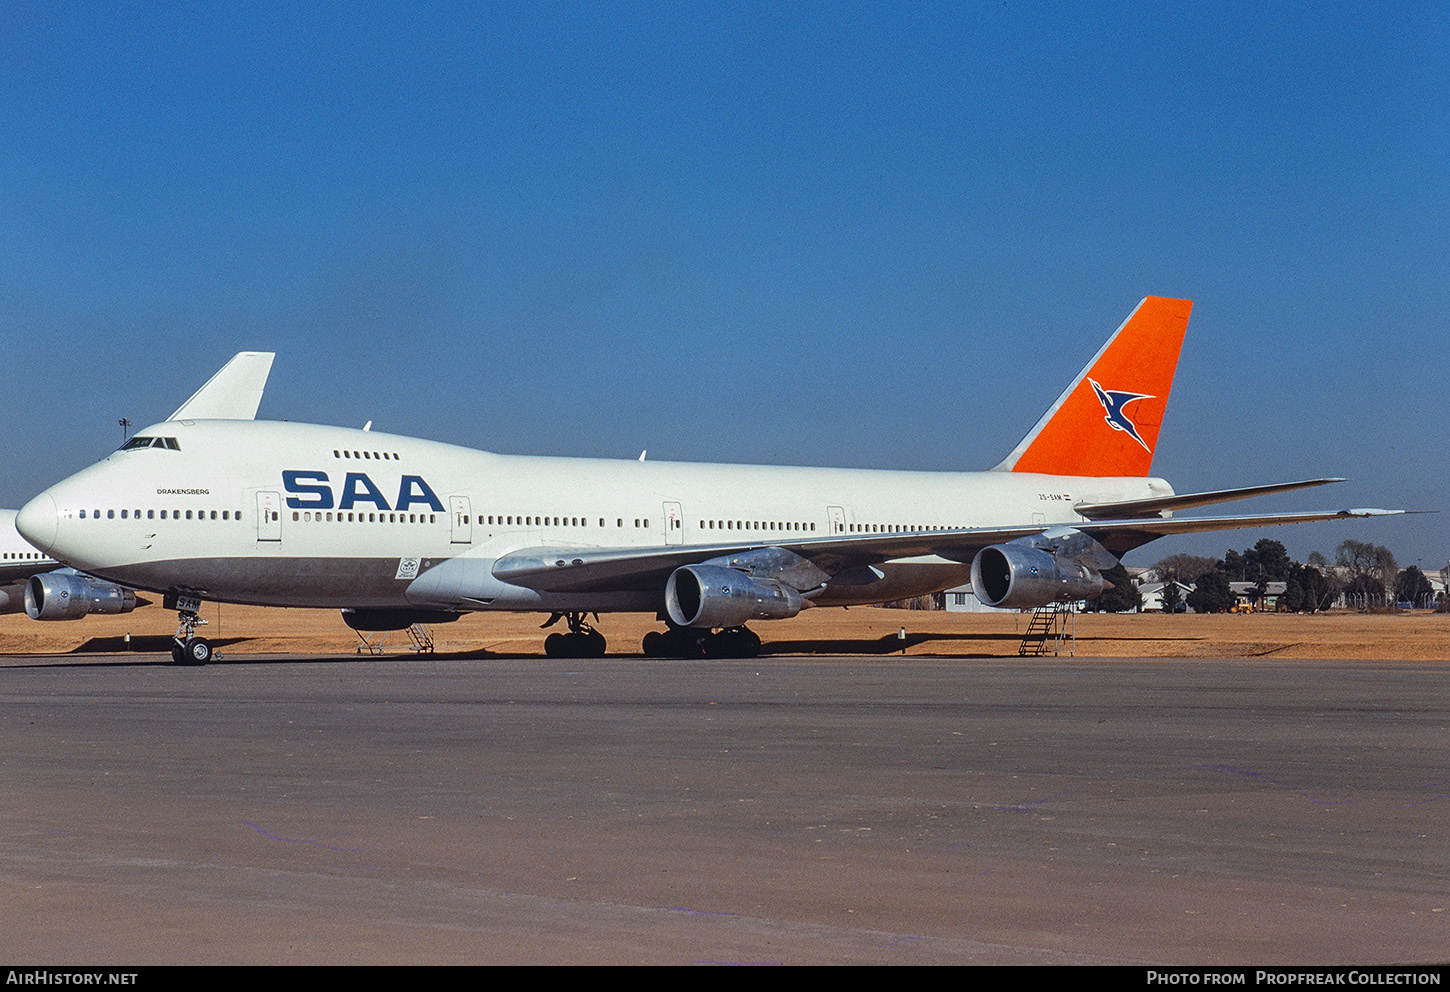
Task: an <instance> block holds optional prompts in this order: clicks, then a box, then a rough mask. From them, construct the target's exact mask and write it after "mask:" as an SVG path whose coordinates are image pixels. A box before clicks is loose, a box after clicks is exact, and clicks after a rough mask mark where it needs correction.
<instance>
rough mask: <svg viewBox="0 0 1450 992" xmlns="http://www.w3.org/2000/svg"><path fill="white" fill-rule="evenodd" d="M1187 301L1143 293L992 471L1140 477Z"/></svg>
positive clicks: (1163, 403)
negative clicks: (1095, 352)
mask: <svg viewBox="0 0 1450 992" xmlns="http://www.w3.org/2000/svg"><path fill="white" fill-rule="evenodd" d="M1192 309H1193V301H1192V300H1170V299H1165V298H1164V297H1161V296H1149V297H1147V298H1146V299H1144V300H1143V302H1142V303H1139V304H1138V308H1137V309H1136V310H1134V311H1133V313H1132V315H1131V316H1129V317H1128V319H1127V320H1125V321H1123V326H1122V327H1119V328H1118V330H1117V332H1116V333H1115V334H1113V336H1112V337H1111V338H1109V339H1108V343H1107V344H1105V345H1103V347H1102V350H1101V351H1099V352H1098V353H1097V354H1096V355H1094V356H1093V360H1092V361H1090V362H1088V364H1087V367H1086V368H1084V369H1083V370H1082V372H1081V373H1079V375H1078V377H1077V378H1076V379H1075V380H1074V381H1073V383H1072V385H1071V386H1069V387H1068V388H1067V390H1066V391H1065V392H1063V394H1062V395H1061V396H1059V397H1058V398H1057V402H1056V403H1054V404H1053V405H1052V407H1051V409H1049V410H1048V411H1047V412H1046V413H1045V414H1043V415H1042V419H1041V420H1039V421H1038V422H1037V426H1036V427H1034V428H1032V431H1031V432H1030V433H1029V434H1028V435H1027V436H1026V437H1025V438H1023V439H1022V442H1021V443H1020V444H1018V445H1017V447H1016V448H1014V449H1012V453H1011V454H1010V455H1008V456H1007V457H1006V458H1005V459H1004V460H1003V461H1002V463H1001V464H1000V465H998V466H997V467H996V469H995V471H1002V472H1008V471H1010V472H1042V473H1045V474H1049V475H1087V476H1107V475H1147V474H1148V471H1149V469H1150V468H1151V467H1152V465H1153V449H1154V447H1155V446H1156V445H1157V443H1158V429H1159V427H1161V426H1162V424H1163V411H1164V410H1165V409H1166V408H1167V406H1168V393H1169V391H1170V390H1171V389H1172V388H1173V373H1174V372H1175V371H1176V370H1177V368H1178V352H1179V350H1180V349H1181V348H1182V347H1183V335H1184V332H1186V331H1187V330H1188V314H1189V311H1191V310H1192Z"/></svg>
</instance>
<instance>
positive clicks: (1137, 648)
mask: <svg viewBox="0 0 1450 992" xmlns="http://www.w3.org/2000/svg"><path fill="white" fill-rule="evenodd" d="M204 615H205V616H206V617H207V618H208V619H209V620H210V621H211V623H210V625H209V626H208V627H206V628H205V629H204V630H203V631H202V633H203V634H204V636H206V637H208V638H211V639H212V640H213V641H214V642H216V643H217V644H218V645H219V647H220V649H221V650H222V651H223V652H224V653H234V654H277V653H297V654H317V653H345V654H350V653H352V652H353V651H355V650H356V648H357V645H358V640H357V636H356V635H355V634H354V633H353V632H352V631H351V630H349V629H348V628H347V627H346V626H344V625H343V622H342V619H341V617H340V616H339V615H338V613H337V612H336V611H335V610H283V609H264V608H260V607H246V606H222V607H218V606H216V605H215V604H208V605H207V606H206V608H205V611H204ZM544 619H545V618H544V617H543V616H540V615H537V614H503V613H478V614H473V615H471V616H468V617H465V618H463V619H462V620H460V621H459V622H457V623H454V624H445V625H440V626H436V627H434V628H433V636H434V638H435V640H436V643H437V650H438V651H439V652H459V653H464V652H480V651H487V652H491V653H494V654H504V655H542V654H543V640H544V636H545V632H544V631H541V630H540V629H539V624H541V623H542V622H543V621H544ZM1027 619H1028V618H1027V616H1026V615H1025V614H970V613H941V612H926V611H918V610H886V609H873V608H863V607H856V608H852V609H849V610H845V609H819V610H807V611H806V612H805V613H803V614H802V615H801V616H799V617H797V618H795V619H793V620H782V621H771V622H762V623H757V624H755V625H754V626H753V629H754V630H756V631H757V632H758V633H759V634H760V636H761V638H762V640H763V641H764V642H765V647H764V651H765V653H766V654H830V655H837V654H882V655H892V654H899V653H900V641H899V640H898V639H897V632H898V630H900V629H901V628H903V627H904V628H906V631H907V642H906V643H907V647H906V653H907V654H911V655H967V656H977V657H981V656H993V657H995V656H1001V657H1011V656H1016V654H1017V645H1018V642H1019V641H1020V639H1021V636H1022V632H1023V631H1024V630H1025V629H1026V625H1027ZM175 626H176V621H175V614H174V613H169V612H167V611H165V610H162V609H161V608H160V607H159V606H150V607H145V608H142V609H140V610H137V611H136V612H135V613H132V614H130V615H127V616H119V617H90V618H88V619H86V620H80V621H75V622H71V623H37V622H35V621H32V620H30V619H29V618H27V617H25V616H24V615H23V614H22V615H8V616H3V617H0V652H4V653H5V654H64V653H69V652H82V651H108V650H120V649H122V638H123V636H124V635H125V634H127V633H129V634H130V635H131V637H132V646H133V648H134V649H137V650H149V651H164V650H166V641H167V639H168V638H169V637H170V636H171V634H172V633H173V631H174V630H175ZM598 626H599V629H600V630H601V631H602V632H603V633H604V634H605V636H606V637H608V638H609V641H610V645H611V649H612V651H613V652H614V653H622V654H629V653H635V652H637V651H638V650H639V642H640V638H641V637H643V636H644V634H645V632H646V631H649V630H654V629H659V628H660V627H661V625H660V624H658V623H657V622H656V621H655V620H654V618H653V617H650V616H647V615H643V614H612V615H605V616H603V617H602V619H601V620H600V622H599V624H598ZM554 629H559V630H562V629H563V625H562V624H560V625H558V627H556V628H554ZM1076 633H1077V644H1076V654H1077V656H1078V657H1097V658H1104V657H1110V658H1121V657H1145V658H1225V657H1229V658H1242V657H1251V658H1344V659H1371V660H1396V659H1399V660H1435V661H1439V660H1450V614H1443V613H1441V614H1432V613H1428V612H1415V613H1408V614H1400V615H1385V614H1359V613H1347V612H1345V613H1340V612H1332V613H1327V614H1319V615H1315V616H1296V615H1289V614H1262V613H1261V614H1250V615H1245V616H1237V615H1219V616H1196V615H1190V616H1172V617H1170V616H1164V615H1162V614H1142V615H1122V616H1117V615H1111V614H1107V615H1098V614H1087V615H1083V616H1080V617H1077V618H1076ZM376 637H377V635H374V638H375V639H376ZM402 640H403V638H402V635H400V634H392V635H390V636H389V643H391V644H396V643H399V642H400V641H402Z"/></svg>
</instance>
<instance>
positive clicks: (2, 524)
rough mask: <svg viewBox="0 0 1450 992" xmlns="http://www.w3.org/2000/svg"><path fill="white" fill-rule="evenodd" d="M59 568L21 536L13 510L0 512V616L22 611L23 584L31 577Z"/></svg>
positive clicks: (23, 606) (23, 607) (52, 559)
mask: <svg viewBox="0 0 1450 992" xmlns="http://www.w3.org/2000/svg"><path fill="white" fill-rule="evenodd" d="M60 567H61V564H60V562H58V561H56V560H55V559H54V558H52V557H50V556H49V555H47V554H44V553H43V552H41V551H38V550H36V548H35V547H33V546H32V545H31V543H30V542H29V541H27V540H26V539H25V538H23V537H21V536H20V532H19V531H17V530H16V529H15V511H14V510H0V613H19V612H20V611H21V610H23V609H25V583H26V582H28V581H29V580H30V576H32V575H35V574H37V573H39V572H49V571H51V570H53V569H57V568H60Z"/></svg>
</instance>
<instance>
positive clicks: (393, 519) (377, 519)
mask: <svg viewBox="0 0 1450 992" xmlns="http://www.w3.org/2000/svg"><path fill="white" fill-rule="evenodd" d="M133 440H135V439H134V438H133ZM394 457H396V456H394ZM101 512H102V511H100V510H91V511H89V513H90V519H93V520H100V519H101ZM142 512H143V511H141V510H106V511H105V515H106V516H105V518H106V519H107V520H115V519H116V518H117V515H119V516H120V519H122V520H130V519H134V520H140V519H142V517H141V514H142ZM144 512H145V514H146V517H145V519H147V520H156V519H160V520H167V519H171V520H182V519H186V520H193V519H195V520H241V519H242V511H240V510H194V511H193V510H170V511H167V510H146V511H144ZM86 514H87V511H85V510H81V511H80V513H79V516H80V519H82V520H85V519H87V516H86ZM168 514H169V516H168ZM292 519H293V520H296V521H300V522H304V523H311V522H324V521H325V522H328V523H331V522H334V519H335V522H337V523H419V524H421V523H428V524H432V523H437V522H438V515H437V514H434V513H346V514H344V513H341V512H339V513H336V514H333V513H326V514H324V513H322V512H321V511H317V512H312V511H303V512H299V511H296V510H294V511H293V512H292ZM485 519H486V520H487V523H488V525H489V526H503V527H515V526H522V527H549V526H553V527H588V526H590V523H589V518H588V517H547V516H529V515H523V516H516V515H513V514H492V513H490V514H487V516H486V517H485V515H484V514H482V513H480V514H479V515H478V520H477V522H478V523H480V524H482V523H484V522H485ZM625 520H626V518H625V517H617V518H616V519H615V522H614V525H615V527H617V528H623V527H624V526H625ZM462 522H463V523H465V524H467V523H469V516H468V515H467V514H465V515H464V516H463V518H462ZM599 526H600V527H607V526H608V523H607V522H606V520H605V518H603V517H600V518H599ZM634 526H635V528H636V529H644V530H648V529H649V518H648V517H635V518H634ZM672 527H673V529H675V530H678V529H679V527H680V522H679V521H678V520H675V521H673V522H672ZM700 529H701V530H747V531H762V532H769V531H785V532H789V533H797V534H804V533H814V531H815V529H816V525H815V523H813V522H807V521H781V520H701V521H700ZM958 529H960V528H958V527H939V526H926V527H923V526H913V525H909V524H847V525H846V530H847V532H848V533H851V534H892V533H895V534H900V533H905V532H915V531H933V530H958Z"/></svg>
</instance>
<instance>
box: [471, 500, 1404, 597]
mask: <svg viewBox="0 0 1450 992" xmlns="http://www.w3.org/2000/svg"><path fill="white" fill-rule="evenodd" d="M1404 512H1406V511H1404V510H1375V509H1356V510H1333V511H1320V512H1309V513H1272V514H1257V515H1252V516H1240V517H1198V518H1184V517H1177V518H1162V517H1155V518H1147V519H1126V520H1095V521H1092V522H1090V523H1083V524H1078V525H1071V524H1055V525H1053V526H1051V527H1043V526H1040V525H1038V526H1031V525H1028V526H1020V527H981V528H971V529H967V530H949V531H917V532H910V533H899V534H872V535H869V536H867V535H852V536H850V537H838V536H832V537H817V538H806V539H804V540H797V541H774V542H772V541H760V542H756V543H748V542H747V543H737V544H698V545H687V546H682V547H678V548H669V549H666V550H663V551H662V550H660V549H659V548H638V549H637V548H577V547H561V546H554V547H538V548H524V549H520V550H518V551H514V552H512V553H510V554H507V555H504V556H503V557H502V558H499V559H498V560H497V561H496V562H495V563H494V565H493V575H494V577H495V578H497V579H499V580H500V581H503V582H508V583H511V584H513V585H520V586H525V587H527V588H530V589H537V590H539V591H540V592H604V591H611V590H615V591H626V590H631V591H632V590H648V589H656V588H661V587H662V586H663V585H664V583H665V580H666V579H668V578H669V575H670V573H671V572H673V571H674V570H675V569H677V568H679V567H680V566H681V565H694V564H699V563H701V562H706V561H714V562H716V563H718V564H726V565H729V564H731V561H730V559H732V558H736V559H743V558H744V556H747V555H756V554H760V553H763V552H777V553H780V552H783V553H785V554H786V555H787V556H790V557H794V558H798V559H800V563H801V565H803V566H806V567H803V568H800V569H799V570H798V574H799V575H800V577H801V582H803V584H797V583H796V582H791V584H792V585H795V586H796V588H798V589H802V591H804V590H805V589H809V588H814V587H815V586H816V585H818V584H820V582H822V581H825V580H826V579H831V580H833V581H837V582H846V583H850V582H851V581H852V572H853V570H856V569H862V570H864V569H866V568H869V566H871V565H875V564H880V563H881V562H886V561H891V560H893V559H898V558H913V557H917V556H922V555H936V556H938V557H941V558H945V559H947V560H948V561H956V562H961V563H963V564H966V563H969V562H971V560H972V559H973V558H974V557H975V556H976V554H977V552H979V551H981V550H982V549H983V548H986V547H990V546H992V545H994V544H1002V543H1005V542H1007V541H1014V540H1017V539H1018V538H1022V537H1031V536H1033V535H1035V534H1041V533H1043V532H1045V531H1068V530H1076V531H1080V532H1081V533H1084V534H1087V535H1089V536H1090V537H1092V538H1093V539H1094V540H1096V541H1097V542H1098V543H1100V544H1102V545H1103V547H1105V548H1107V549H1108V550H1109V551H1111V552H1112V553H1113V554H1115V555H1117V556H1119V557H1121V556H1122V555H1124V554H1126V553H1127V552H1129V551H1131V550H1132V549H1133V548H1136V547H1138V546H1140V545H1143V544H1147V543H1148V542H1149V541H1152V540H1155V539H1157V538H1159V537H1163V536H1165V535H1168V534H1191V533H1198V532H1201V531H1214V530H1241V529H1244V528H1248V527H1269V526H1274V525H1277V524H1296V523H1309V522H1311V521H1316V520H1341V519H1350V518H1354V517H1376V516H1392V515H1395V514H1400V513H1404ZM743 564H744V563H743V561H742V565H743Z"/></svg>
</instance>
